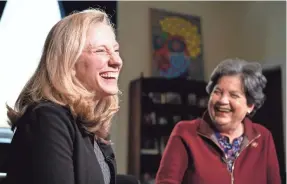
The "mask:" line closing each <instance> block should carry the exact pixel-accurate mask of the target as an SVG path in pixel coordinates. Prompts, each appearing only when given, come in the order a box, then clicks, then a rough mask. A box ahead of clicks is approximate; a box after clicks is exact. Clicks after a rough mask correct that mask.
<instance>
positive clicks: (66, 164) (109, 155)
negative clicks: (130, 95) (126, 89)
mask: <svg viewBox="0 0 287 184" xmlns="http://www.w3.org/2000/svg"><path fill="white" fill-rule="evenodd" d="M121 67H122V60H121V58H120V56H119V44H118V43H117V41H116V38H115V34H114V29H113V26H112V24H111V22H110V19H109V17H108V16H107V14H106V13H105V12H103V11H100V10H95V9H89V10H85V11H82V12H77V13H74V14H71V15H69V16H67V17H65V18H63V19H62V20H60V21H59V22H58V23H57V24H56V25H55V26H54V27H53V28H52V29H51V31H50V32H49V34H48V36H47V39H46V42H45V45H44V50H43V54H42V57H41V60H40V63H39V66H38V68H37V70H36V72H35V74H34V75H33V76H32V77H31V79H30V80H29V81H28V83H27V84H26V86H25V87H24V89H23V91H22V92H21V94H20V95H19V97H18V100H17V102H16V104H15V109H12V108H10V107H8V117H9V119H10V123H11V125H12V128H13V130H15V134H14V137H13V140H12V143H11V154H10V158H9V160H8V165H9V168H8V169H7V170H8V172H7V177H6V179H5V180H4V182H3V183H4V184H8V183H9V184H19V183H29V184H113V183H115V175H116V165H115V157H114V154H113V150H112V148H111V145H110V142H109V141H108V140H107V136H108V134H109V128H110V124H111V119H112V117H113V116H114V115H115V113H116V112H117V111H118V110H119V106H118V93H119V89H118V76H119V73H120V70H121Z"/></svg>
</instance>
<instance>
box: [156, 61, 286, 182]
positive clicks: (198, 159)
mask: <svg viewBox="0 0 287 184" xmlns="http://www.w3.org/2000/svg"><path fill="white" fill-rule="evenodd" d="M266 82H267V81H266V79H265V77H264V76H263V75H262V72H261V67H260V65H259V64H258V63H252V62H246V61H243V60H240V59H234V60H233V59H228V60H225V61H223V62H221V63H220V64H219V65H218V66H217V67H216V68H215V70H214V71H213V73H212V75H211V78H210V81H209V83H208V85H207V87H206V90H207V92H208V93H209V95H210V96H209V102H208V112H206V113H204V115H203V117H202V118H198V119H196V120H193V121H182V122H179V123H178V124H177V125H176V126H175V128H174V130H173V131H172V133H171V136H170V138H169V141H168V143H167V147H166V149H165V152H164V154H163V157H162V160H161V163H160V167H159V170H158V172H157V176H156V184H180V183H186V184H280V183H281V181H280V176H279V166H278V160H277V156H276V150H275V146H274V142H273V138H272V135H271V133H270V132H269V131H268V130H267V129H266V128H264V127H263V126H261V125H259V124H256V123H253V122H252V121H251V120H250V117H251V116H252V115H254V113H255V112H256V111H257V110H258V109H259V108H260V107H261V106H262V105H263V102H264V98H265V96H264V94H263V89H264V88H265V85H266Z"/></svg>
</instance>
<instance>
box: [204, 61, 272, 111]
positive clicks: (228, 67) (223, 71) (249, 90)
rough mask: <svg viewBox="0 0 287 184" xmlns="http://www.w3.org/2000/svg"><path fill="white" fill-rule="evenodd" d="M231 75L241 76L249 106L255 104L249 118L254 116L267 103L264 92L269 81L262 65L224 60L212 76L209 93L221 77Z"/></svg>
mask: <svg viewBox="0 0 287 184" xmlns="http://www.w3.org/2000/svg"><path fill="white" fill-rule="evenodd" d="M231 75H240V76H241V80H242V84H243V87H244V92H245V96H246V99H247V104H249V105H250V104H254V109H253V111H252V112H251V113H250V114H249V116H253V115H254V114H255V112H256V111H257V110H258V109H259V108H260V107H261V106H262V105H263V104H264V101H265V94H264V92H263V90H264V88H265V86H266V83H267V80H266V78H265V76H264V75H263V74H262V67H261V65H260V64H259V63H258V62H247V61H245V60H242V59H238V58H236V59H226V60H223V61H222V62H221V63H219V65H217V67H216V68H215V69H214V70H213V72H212V74H211V76H210V79H209V82H208V84H207V86H206V91H207V93H208V94H210V93H211V92H212V90H213V88H214V86H215V85H216V84H217V82H218V80H219V79H220V78H221V77H223V76H231Z"/></svg>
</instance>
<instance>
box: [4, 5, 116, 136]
mask: <svg viewBox="0 0 287 184" xmlns="http://www.w3.org/2000/svg"><path fill="white" fill-rule="evenodd" d="M97 23H104V24H107V25H109V26H111V28H113V25H112V23H111V21H110V19H109V17H108V15H107V14H106V13H105V12H103V11H101V10H99V9H88V10H85V11H81V12H74V13H73V14H71V15H69V16H67V17H65V18H63V19H62V20H60V21H59V22H58V23H57V24H56V25H54V27H53V28H52V29H51V31H50V32H49V34H48V36H47V38H46V41H45V44H44V50H43V53H42V56H41V59H40V63H39V65H38V67H37V69H36V71H35V73H34V74H33V76H32V77H31V78H30V80H29V81H28V82H27V84H26V85H25V87H24V88H23V90H22V91H21V93H20V95H19V97H18V99H17V101H16V103H15V107H14V109H12V108H10V107H9V106H7V108H8V112H7V115H8V118H9V124H10V125H12V126H13V125H14V124H15V122H16V121H17V120H18V119H19V118H20V117H21V116H22V115H23V113H24V112H25V110H26V109H27V107H28V106H29V105H31V104H34V103H39V102H40V101H43V100H44V101H47V100H48V101H52V102H54V103H57V104H60V105H62V106H67V107H69V108H70V110H71V112H72V114H73V116H74V117H80V118H81V119H82V120H83V121H81V122H82V123H83V125H84V126H85V127H86V128H87V130H88V131H90V132H92V133H94V134H95V135H96V136H97V137H99V138H106V137H107V136H108V132H109V128H110V123H111V119H112V117H113V116H114V115H115V113H116V112H117V111H118V109H119V105H118V94H116V95H111V96H107V97H103V98H99V97H98V96H97V94H96V92H91V91H88V90H87V89H86V88H85V87H84V86H83V85H82V84H81V82H80V81H79V80H78V79H77V78H76V77H75V72H73V68H74V66H75V63H76V62H77V61H78V59H79V57H80V55H81V53H82V51H83V49H85V46H86V38H87V33H88V30H89V29H90V27H91V26H92V25H94V24H97ZM96 99H97V100H96Z"/></svg>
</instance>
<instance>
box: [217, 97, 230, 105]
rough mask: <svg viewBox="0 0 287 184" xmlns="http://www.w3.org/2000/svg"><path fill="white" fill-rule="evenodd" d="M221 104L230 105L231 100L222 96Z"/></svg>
mask: <svg viewBox="0 0 287 184" xmlns="http://www.w3.org/2000/svg"><path fill="white" fill-rule="evenodd" d="M219 102H220V103H223V104H228V103H229V98H228V96H227V95H221V97H220V98H219Z"/></svg>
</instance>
